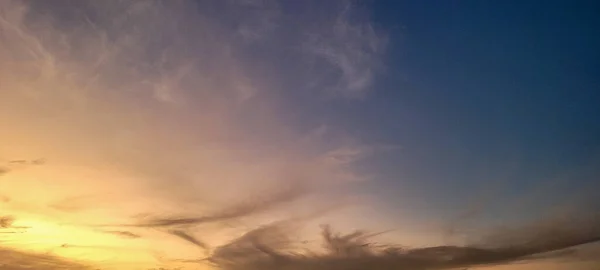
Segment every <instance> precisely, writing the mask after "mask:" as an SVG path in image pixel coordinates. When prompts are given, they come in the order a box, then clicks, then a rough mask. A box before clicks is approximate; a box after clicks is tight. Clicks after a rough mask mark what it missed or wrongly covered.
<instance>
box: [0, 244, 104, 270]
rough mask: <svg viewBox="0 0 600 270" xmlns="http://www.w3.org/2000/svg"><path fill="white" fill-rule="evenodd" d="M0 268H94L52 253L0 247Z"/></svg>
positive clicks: (14, 269)
mask: <svg viewBox="0 0 600 270" xmlns="http://www.w3.org/2000/svg"><path fill="white" fill-rule="evenodd" d="M0 269H7V270H21V269H23V270H24V269H40V270H51V269H65V270H79V269H81V270H84V269H94V268H92V267H90V266H87V265H85V264H81V263H78V262H75V261H69V260H66V259H63V258H59V257H56V256H52V255H44V254H35V253H27V252H22V251H17V250H12V249H7V248H2V247H0Z"/></svg>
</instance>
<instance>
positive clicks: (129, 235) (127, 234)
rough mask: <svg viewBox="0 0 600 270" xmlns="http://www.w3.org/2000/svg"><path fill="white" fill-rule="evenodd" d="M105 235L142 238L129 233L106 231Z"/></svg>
mask: <svg viewBox="0 0 600 270" xmlns="http://www.w3.org/2000/svg"><path fill="white" fill-rule="evenodd" d="M104 232H105V233H110V234H114V235H117V236H120V237H123V238H132V239H135V238H140V237H141V236H140V235H139V234H135V233H132V232H129V231H104Z"/></svg>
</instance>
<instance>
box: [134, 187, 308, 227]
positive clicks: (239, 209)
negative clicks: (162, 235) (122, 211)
mask: <svg viewBox="0 0 600 270" xmlns="http://www.w3.org/2000/svg"><path fill="white" fill-rule="evenodd" d="M304 194H306V189H304V188H302V187H300V186H297V185H294V186H291V187H289V188H284V189H282V190H280V191H276V192H271V193H269V194H263V195H262V196H261V197H259V198H255V199H251V200H248V201H244V202H241V203H237V204H234V205H232V206H230V207H227V208H225V209H222V210H221V211H218V212H216V213H214V214H212V215H207V216H201V217H181V218H155V219H150V220H148V221H145V222H141V223H139V224H137V225H133V226H138V227H168V226H178V225H194V224H201V223H208V222H219V221H228V220H232V219H236V218H241V217H245V216H249V215H252V214H257V213H259V212H264V211H267V210H269V209H272V208H273V207H276V206H278V205H281V204H284V203H288V202H292V201H294V200H297V199H299V198H300V197H301V196H302V195H304Z"/></svg>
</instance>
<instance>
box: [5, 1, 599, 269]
mask: <svg viewBox="0 0 600 270" xmlns="http://www.w3.org/2000/svg"><path fill="white" fill-rule="evenodd" d="M599 9H600V7H599V6H598V4H597V3H595V2H593V1H573V2H567V1H546V2H544V3H539V2H536V1H502V2H500V1H498V2H482V1H452V2H451V1H372V2H367V3H353V2H346V1H329V2H327V3H325V2H322V1H302V2H300V1H298V2H295V1H174V2H169V1H148V2H138V3H135V2H127V1H121V2H93V1H87V2H86V1H81V2H79V3H77V2H73V1H45V2H41V1H40V2H33V1H7V2H4V3H2V4H0V12H1V13H0V19H1V20H0V30H1V32H0V33H1V34H2V37H1V40H0V41H2V43H0V46H1V47H0V62H1V64H0V76H1V77H0V120H1V121H0V140H1V147H0V158H1V159H2V162H3V163H0V165H2V167H0V169H1V171H0V174H2V175H1V177H2V181H3V182H1V183H0V195H2V198H3V199H2V202H1V203H2V207H3V208H2V209H3V212H6V213H0V214H1V215H6V216H11V218H14V226H16V227H15V228H25V227H26V228H28V229H29V230H28V231H27V232H25V233H22V234H21V233H20V231H19V234H11V235H7V236H6V237H5V238H4V239H5V242H6V243H8V244H9V247H11V248H16V249H18V250H27V251H35V252H48V253H52V254H56V255H59V256H63V257H67V258H72V259H73V258H74V259H81V260H90V261H93V262H99V263H102V264H104V265H114V268H115V269H119V268H120V269H131V268H127V267H132V266H131V265H132V264H133V263H135V264H138V265H139V267H140V269H141V268H144V267H150V266H152V265H154V264H155V263H160V262H161V261H160V259H157V258H163V257H168V258H180V259H184V258H185V259H189V258H196V257H197V256H198V251H197V249H196V248H197V247H194V246H190V245H189V243H186V242H185V241H180V239H178V238H177V237H174V236H173V235H170V234H169V232H165V231H160V230H159V231H153V230H146V229H144V228H134V229H131V230H133V231H134V232H130V233H131V234H130V235H129V236H134V237H130V238H134V239H128V238H127V237H123V236H127V234H123V233H122V232H121V234H115V232H114V231H112V234H111V233H110V232H111V231H108V235H110V236H107V231H106V230H105V229H98V228H97V227H93V226H92V225H99V224H101V225H103V226H105V225H107V224H108V225H110V224H112V225H115V224H129V225H130V224H137V223H136V222H139V221H140V219H141V220H144V218H143V217H145V216H143V215H144V214H149V215H151V216H152V215H157V216H161V215H163V214H164V215H169V216H179V215H182V216H194V215H204V213H206V212H211V211H213V210H214V209H221V208H222V207H223V206H227V205H228V204H229V203H231V202H238V201H244V200H246V199H247V198H256V197H257V196H258V197H259V198H260V195H258V194H262V193H269V192H270V190H271V189H275V190H277V189H278V187H281V186H286V187H287V186H293V187H295V186H296V185H298V184H299V183H300V185H302V186H303V187H304V186H306V187H309V188H310V189H312V190H313V191H314V192H313V193H309V194H310V195H306V196H305V197H303V198H302V199H301V200H300V199H299V201H294V203H293V204H291V203H290V205H285V207H281V208H277V209H270V208H269V209H266V208H268V207H265V211H264V212H265V213H262V212H261V213H259V214H257V215H256V216H255V215H254V213H253V215H252V216H250V217H248V218H247V219H243V220H235V221H231V223H233V225H232V224H230V223H227V222H223V223H218V224H216V225H211V226H212V227H210V226H209V227H208V228H203V229H202V230H203V231H202V232H204V233H203V234H202V233H200V236H199V237H200V238H202V240H203V241H206V242H207V243H209V244H211V245H220V244H223V243H226V242H227V241H228V239H231V238H232V237H233V236H235V235H239V234H240V233H242V232H244V231H245V230H248V228H252V227H256V226H260V225H261V224H266V223H269V222H272V221H274V220H279V219H286V218H291V217H298V216H304V215H308V216H310V215H314V213H313V212H314V209H335V211H325V214H322V215H319V217H318V218H316V219H314V220H313V219H311V220H310V222H309V223H310V225H309V226H307V227H311V228H313V227H317V226H316V225H317V224H318V223H330V224H332V225H333V226H334V227H336V228H338V229H340V230H342V231H349V230H354V229H367V230H376V231H378V230H388V229H392V230H393V231H392V232H391V233H389V234H387V235H386V236H387V239H386V240H387V241H391V242H396V241H398V242H400V243H403V244H405V245H410V246H421V245H437V244H463V243H470V242H471V241H476V240H477V239H473V237H477V236H480V235H481V234H482V233H485V232H488V231H489V230H491V229H492V228H495V227H497V226H519V225H520V224H523V223H529V222H533V221H538V220H543V219H546V218H552V217H555V216H556V215H561V214H564V213H571V212H573V211H581V210H584V211H589V210H591V211H597V210H598V209H597V206H598V205H600V204H599V203H598V201H597V198H595V197H594V195H596V194H595V193H594V191H595V190H597V188H598V181H597V178H596V177H597V175H598V169H597V168H600V166H598V165H600V164H598V163H600V159H599V158H600V156H599V154H600V152H599V151H600V120H598V119H599V117H598V116H600V76H598V74H599V73H600V67H599V65H598V63H600V55H599V52H598V50H597V48H600V36H598V35H595V32H596V31H595V30H596V29H595V28H597V26H598V25H600V19H599V18H600V16H598V10H599ZM39 157H43V158H44V159H45V160H47V162H46V163H45V164H43V166H37V165H36V166H33V165H32V166H29V165H31V164H30V162H29V161H27V160H30V159H35V158H39ZM21 159H22V160H23V162H14V161H15V160H21ZM34 165H35V164H34ZM315 190H316V191H315ZM275 193H276V192H275ZM292 195H293V194H292ZM275 197H276V196H275ZM288 199H289V200H290V201H292V200H295V199H296V198H295V197H294V196H291V197H290V198H285V199H278V200H280V201H281V202H280V201H277V204H280V203H281V204H283V202H284V201H285V203H288V202H287V201H286V200H288ZM258 200H259V201H260V199H258ZM267 201H268V199H267ZM341 204H343V205H344V206H346V207H347V208H343V209H342V208H339V210H338V208H337V207H341V206H340V205H341ZM278 207H279V205H278ZM257 208H261V207H257ZM274 208H275V207H274ZM588 208H589V209H588ZM267 210H268V211H267ZM261 211H262V210H261ZM140 216H141V217H142V218H140ZM228 222H229V221H228ZM7 226H8V227H7V228H3V229H11V227H10V226H12V225H10V226H9V225H7ZM90 226H92V227H90ZM141 227H143V226H141ZM120 229H122V228H118V230H120ZM111 230H113V229H111ZM114 230H117V229H114ZM135 230H137V231H135ZM206 232H209V233H206ZM312 233H316V231H315V230H313V229H307V232H305V234H304V236H305V237H307V238H309V239H312V237H314V235H312ZM140 236H141V237H140ZM2 237H4V235H3V236H2ZM124 238H126V239H124ZM40 239H42V240H40ZM90 250H93V251H90ZM100 250H102V251H100ZM123 250H128V251H129V252H130V253H129V255H127V256H125V255H124V253H123V252H122V251H123ZM157 254H159V255H157ZM142 265H143V266H142Z"/></svg>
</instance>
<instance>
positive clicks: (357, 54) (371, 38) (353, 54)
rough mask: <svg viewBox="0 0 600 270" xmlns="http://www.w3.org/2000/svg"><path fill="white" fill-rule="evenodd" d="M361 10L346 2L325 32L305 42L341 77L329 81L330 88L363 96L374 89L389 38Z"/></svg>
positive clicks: (306, 45)
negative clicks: (376, 28)
mask: <svg viewBox="0 0 600 270" xmlns="http://www.w3.org/2000/svg"><path fill="white" fill-rule="evenodd" d="M361 12H362V10H360V9H358V8H356V7H355V6H354V5H353V4H352V3H351V2H344V4H342V5H341V7H340V8H339V10H338V12H337V13H335V16H333V18H334V19H333V21H332V22H331V25H330V27H326V28H324V32H323V33H321V34H317V35H314V34H310V35H309V37H310V38H309V39H308V41H307V43H306V44H305V48H306V50H307V51H308V52H309V53H310V54H313V55H314V56H315V57H316V58H318V59H321V60H322V61H323V62H324V63H325V65H324V66H325V68H326V69H325V70H327V69H330V73H331V74H335V75H333V76H334V77H336V78H337V80H329V82H330V83H329V85H328V87H329V89H330V91H334V93H335V94H339V95H341V96H345V97H351V98H357V97H363V96H364V95H365V94H366V92H368V91H369V90H371V88H372V86H373V82H374V78H375V76H376V74H377V73H378V72H379V71H381V68H382V64H383V62H382V59H381V57H382V56H383V53H384V52H385V47H386V38H385V37H384V36H383V35H382V33H379V32H377V31H376V30H375V28H374V27H373V25H372V24H371V22H370V21H369V20H366V19H364V15H363V14H361ZM361 15H363V16H361Z"/></svg>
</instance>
